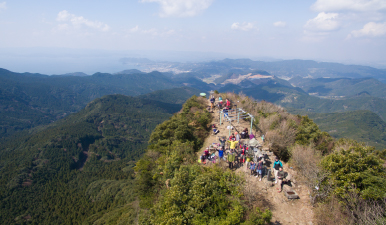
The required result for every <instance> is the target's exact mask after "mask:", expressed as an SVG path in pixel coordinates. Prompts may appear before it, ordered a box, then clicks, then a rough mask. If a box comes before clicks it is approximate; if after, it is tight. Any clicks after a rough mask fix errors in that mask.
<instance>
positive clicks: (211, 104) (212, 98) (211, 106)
mask: <svg viewBox="0 0 386 225" xmlns="http://www.w3.org/2000/svg"><path fill="white" fill-rule="evenodd" d="M215 101H216V100H215V99H214V96H213V95H212V97H211V99H210V109H211V111H212V112H213V108H214V102H215Z"/></svg>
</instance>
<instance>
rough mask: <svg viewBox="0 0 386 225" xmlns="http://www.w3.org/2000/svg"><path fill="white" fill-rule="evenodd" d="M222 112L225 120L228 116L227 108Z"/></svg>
mask: <svg viewBox="0 0 386 225" xmlns="http://www.w3.org/2000/svg"><path fill="white" fill-rule="evenodd" d="M222 112H223V113H224V118H226V116H228V107H225V108H224V109H223V110H222Z"/></svg>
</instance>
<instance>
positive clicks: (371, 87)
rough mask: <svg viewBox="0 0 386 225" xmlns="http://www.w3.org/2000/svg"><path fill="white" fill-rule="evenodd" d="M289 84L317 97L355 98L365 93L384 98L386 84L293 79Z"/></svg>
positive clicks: (372, 81)
mask: <svg viewBox="0 0 386 225" xmlns="http://www.w3.org/2000/svg"><path fill="white" fill-rule="evenodd" d="M289 82H290V83H291V84H293V85H294V86H296V87H300V88H302V89H303V90H304V91H306V92H307V93H313V94H316V95H318V96H333V97H336V96H337V97H340V96H343V97H344V96H355V95H358V94H360V93H364V92H365V93H367V94H368V95H371V96H373V97H379V98H384V97H385V96H386V84H384V83H382V82H380V81H378V80H376V79H374V78H360V79H351V78H318V79H311V78H301V77H294V78H292V79H291V80H289Z"/></svg>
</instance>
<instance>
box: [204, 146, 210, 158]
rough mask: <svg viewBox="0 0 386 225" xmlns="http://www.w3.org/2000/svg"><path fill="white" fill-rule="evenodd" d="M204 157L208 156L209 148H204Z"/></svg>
mask: <svg viewBox="0 0 386 225" xmlns="http://www.w3.org/2000/svg"><path fill="white" fill-rule="evenodd" d="M204 154H205V159H207V158H209V148H206V149H205V151H204Z"/></svg>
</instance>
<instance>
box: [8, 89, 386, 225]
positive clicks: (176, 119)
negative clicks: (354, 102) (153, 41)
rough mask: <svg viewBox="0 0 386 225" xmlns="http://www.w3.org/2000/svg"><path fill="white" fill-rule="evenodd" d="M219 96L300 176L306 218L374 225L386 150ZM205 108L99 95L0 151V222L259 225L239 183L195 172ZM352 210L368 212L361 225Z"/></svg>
mask: <svg viewBox="0 0 386 225" xmlns="http://www.w3.org/2000/svg"><path fill="white" fill-rule="evenodd" d="M221 95H222V97H223V98H224V99H225V98H229V99H231V100H232V102H234V103H237V104H238V106H239V107H243V108H244V109H245V110H246V111H248V112H250V113H251V114H253V115H254V116H255V120H254V121H253V126H254V129H255V130H256V131H257V132H259V133H260V134H265V137H266V142H267V144H268V145H269V146H270V149H271V150H272V151H273V152H274V154H275V155H277V156H278V157H280V158H281V159H282V160H283V161H285V162H288V163H290V164H291V166H293V167H294V168H295V169H296V170H297V171H298V172H299V175H298V176H299V177H298V178H297V180H298V181H299V182H300V184H302V185H304V186H305V187H307V188H308V190H309V191H310V201H311V202H312V203H313V204H314V205H315V207H316V212H315V221H318V223H320V224H331V221H329V220H330V219H331V218H333V219H334V221H336V222H335V224H347V223H351V222H352V223H359V224H363V221H365V220H371V221H379V223H380V224H382V223H383V222H384V216H385V215H384V212H385V211H384V204H383V203H382V202H383V200H384V199H385V197H386V195H385V193H386V188H385V187H386V171H385V168H384V167H383V164H384V163H385V162H384V160H383V159H384V158H385V157H386V155H385V151H376V150H375V149H374V148H373V147H368V146H365V145H363V144H361V143H358V142H355V141H352V140H335V139H334V138H332V137H331V136H330V135H329V134H328V133H326V132H322V131H321V130H320V129H319V128H318V126H317V125H316V124H315V123H314V122H313V121H312V120H311V119H309V117H307V116H299V115H292V114H290V113H288V112H287V111H285V110H284V109H283V108H281V107H279V106H276V105H273V104H271V103H267V102H264V101H260V102H256V101H254V100H252V99H250V98H248V97H246V96H243V95H235V94H233V93H227V94H221ZM206 106H207V100H206V99H204V98H201V97H196V96H194V97H192V98H190V99H189V100H187V101H186V102H185V104H184V105H183V106H182V109H181V106H180V105H176V104H170V103H165V102H160V101H154V100H149V99H142V98H138V97H135V98H134V97H127V96H122V95H112V96H105V97H103V98H101V99H97V100H94V101H92V102H91V103H89V104H88V105H87V106H86V107H85V108H84V109H83V110H81V111H80V112H79V113H75V114H72V115H70V116H68V117H66V118H65V119H63V120H60V121H58V122H56V123H54V124H52V125H50V126H48V127H47V128H45V129H42V130H41V131H38V132H37V133H34V134H31V135H30V136H26V137H22V138H19V139H16V140H13V141H10V142H8V143H7V144H6V145H2V146H1V149H0V156H1V157H0V179H1V183H0V184H1V185H0V198H1V199H0V204H1V205H0V208H1V211H0V213H1V214H0V215H1V216H0V218H1V221H0V223H2V224H17V223H18V224H23V223H31V224H133V223H137V222H138V223H139V224H269V222H270V219H271V218H272V213H271V211H270V210H269V205H264V204H261V203H259V204H255V203H253V202H250V201H247V198H248V195H249V193H248V192H245V188H244V185H245V180H244V178H243V177H241V176H239V175H237V174H235V173H234V172H233V171H230V170H227V169H224V168H222V167H218V166H206V167H203V166H201V165H199V164H197V161H196V160H197V155H196V152H198V150H199V149H201V147H202V145H203V143H204V141H205V139H206V138H207V136H208V135H209V131H210V126H209V124H210V123H211V122H212V114H210V113H209V112H208V111H207V110H206ZM178 110H179V113H177V114H174V115H173V116H172V117H170V116H171V113H174V112H176V111H178ZM168 118H170V119H169V120H167V119H168ZM157 124H158V125H157ZM152 131H153V132H152ZM150 133H151V135H150ZM148 140H149V145H148V143H147V141H148ZM146 148H147V149H146ZM145 149H146V150H145ZM315 187H318V188H317V189H315ZM258 201H259V200H258ZM357 204H361V206H363V207H364V208H365V209H366V210H368V209H371V210H372V211H374V212H376V213H375V214H371V215H370V214H366V215H364V214H363V213H362V211H363V210H358V209H357V208H355V206H356V205H357ZM258 205H259V206H260V207H262V208H258V207H257V206H258ZM331 208H332V209H333V210H329V209H331ZM379 209H383V211H382V210H381V211H380V210H379Z"/></svg>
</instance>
